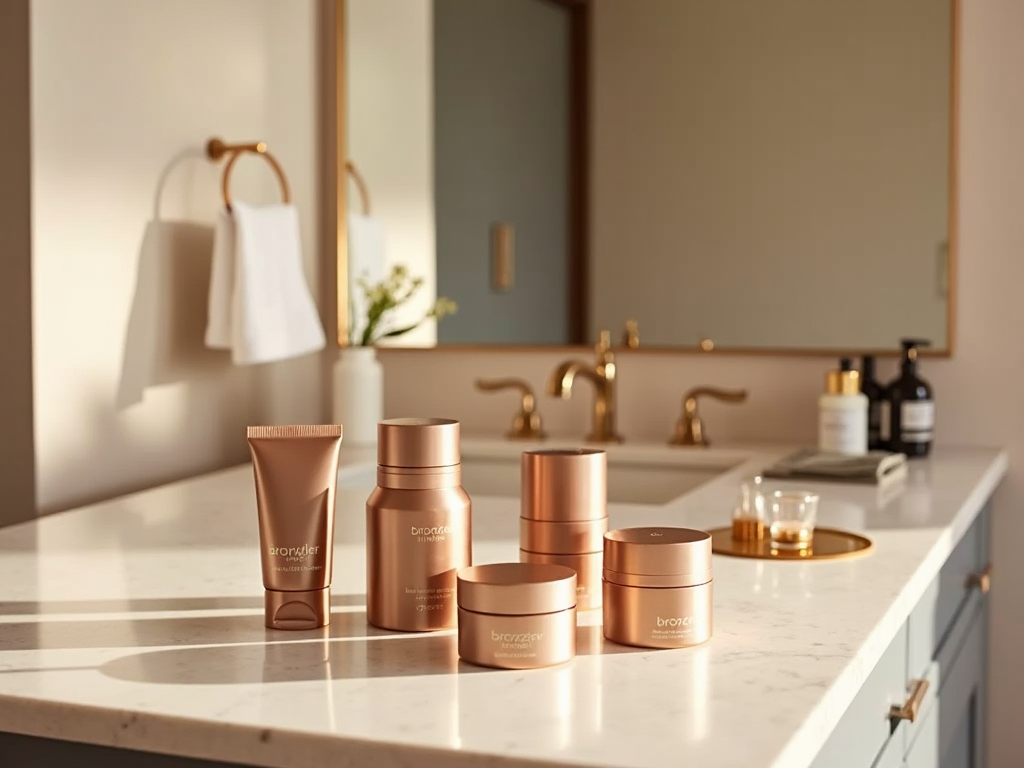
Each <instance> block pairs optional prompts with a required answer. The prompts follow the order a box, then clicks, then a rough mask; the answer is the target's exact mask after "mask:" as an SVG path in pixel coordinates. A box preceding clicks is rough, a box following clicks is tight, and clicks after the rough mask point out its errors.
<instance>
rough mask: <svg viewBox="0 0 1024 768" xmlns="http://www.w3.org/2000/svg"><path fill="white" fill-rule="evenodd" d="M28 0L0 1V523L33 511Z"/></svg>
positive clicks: (8, 521)
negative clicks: (0, 494) (0, 496)
mask: <svg viewBox="0 0 1024 768" xmlns="http://www.w3.org/2000/svg"><path fill="white" fill-rule="evenodd" d="M28 29H29V0H8V1H7V2H5V3H3V5H2V6H0V104H3V105H4V106H3V118H2V119H0V232H2V233H3V247H2V249H0V263H2V267H0V269H2V278H0V329H3V332H2V333H0V359H2V360H3V361H4V362H3V365H0V424H3V430H4V440H3V441H0V488H3V489H4V500H3V502H2V503H0V525H5V524H8V523H13V522H17V521H20V520H26V519H28V518H30V517H32V516H33V515H34V514H35V509H36V505H35V483H34V472H35V456H34V451H33V446H32V443H33V439H32V305H31V300H32V243H31V236H32V212H31V199H30V198H29V195H28V194H27V191H28V188H29V184H30V173H31V166H30V157H31V155H30V154H29V153H30V145H31V135H30V134H31V127H30V124H29V98H30V94H29V79H28V78H29V58H30V55H29V46H28Z"/></svg>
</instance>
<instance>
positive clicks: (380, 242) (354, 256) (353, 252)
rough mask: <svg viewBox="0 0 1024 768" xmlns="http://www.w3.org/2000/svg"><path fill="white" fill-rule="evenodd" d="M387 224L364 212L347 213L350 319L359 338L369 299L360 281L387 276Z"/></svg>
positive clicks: (370, 281) (364, 321) (374, 281)
mask: <svg viewBox="0 0 1024 768" xmlns="http://www.w3.org/2000/svg"><path fill="white" fill-rule="evenodd" d="M384 262H385V258H384V226H383V224H382V223H381V221H380V219H375V218H374V217H372V216H364V215H363V214H361V213H353V212H350V213H349V214H348V284H349V302H350V303H349V319H350V321H351V323H352V332H353V335H355V337H356V341H358V337H359V335H361V334H362V332H363V328H364V327H365V325H366V310H367V306H366V299H365V298H364V297H363V292H362V291H361V290H359V288H358V285H357V283H356V281H357V280H359V279H361V278H363V279H366V280H367V281H368V282H369V283H370V284H371V285H373V284H374V283H378V282H380V281H381V280H383V279H384Z"/></svg>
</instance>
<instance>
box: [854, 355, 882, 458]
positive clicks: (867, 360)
mask: <svg viewBox="0 0 1024 768" xmlns="http://www.w3.org/2000/svg"><path fill="white" fill-rule="evenodd" d="M860 391H861V392H862V393H863V394H864V396H865V397H867V399H868V450H869V451H884V450H885V449H886V448H888V447H889V446H888V439H887V438H888V434H887V432H888V430H886V434H885V435H884V436H883V430H882V411H883V408H882V405H883V403H884V402H885V398H886V391H885V387H883V386H882V385H881V384H879V383H878V380H877V379H876V378H875V358H874V356H872V355H865V356H864V359H863V360H862V361H861V372H860Z"/></svg>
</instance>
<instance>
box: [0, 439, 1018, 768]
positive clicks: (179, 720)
mask: <svg viewBox="0 0 1024 768" xmlns="http://www.w3.org/2000/svg"><path fill="white" fill-rule="evenodd" d="M780 452H781V451H780V449H775V450H771V449H757V450H751V451H748V452H746V453H744V454H743V456H742V457H741V459H744V458H745V460H742V461H741V463H740V464H739V465H738V466H736V467H735V468H733V469H730V470H728V471H725V472H724V473H723V474H721V475H720V476H718V477H717V478H716V479H714V480H711V481H710V482H708V483H707V484H705V485H702V486H700V487H698V488H697V489H695V490H693V491H691V492H690V493H688V494H686V495H685V496H683V497H682V498H680V499H677V500H675V501H674V502H672V503H670V504H667V505H664V506H660V507H654V506H650V507H645V506H638V505H635V504H631V505H612V506H611V507H610V515H611V524H612V527H622V526H627V525H648V524H662V525H664V524H669V525H686V526H690V527H711V526H714V525H721V524H726V523H727V522H728V515H729V512H730V510H731V507H732V504H733V502H734V499H735V494H736V489H737V483H738V482H739V480H740V479H741V478H742V477H744V476H746V475H748V474H751V473H753V472H755V471H757V470H759V469H760V468H761V467H763V466H765V465H766V464H767V463H769V462H770V461H771V460H772V459H773V458H774V457H775V456H777V455H779V453H780ZM641 453H642V451H641ZM650 453H651V455H654V453H653V452H650ZM349 460H350V461H351V462H352V463H351V464H350V466H347V467H345V468H344V469H343V476H345V477H347V478H349V482H346V483H342V488H341V490H340V491H339V498H338V518H337V530H336V538H335V576H334V583H333V587H332V594H333V597H332V605H333V611H332V623H331V625H330V627H329V628H328V629H327V630H326V631H324V632H300V633H284V632H274V631H270V630H266V629H264V627H263V624H262V594H263V592H262V585H261V582H260V566H259V556H258V552H257V549H256V543H257V530H256V519H255V499H254V494H253V488H252V475H251V469H250V467H249V466H247V465H246V466H242V467H238V468H236V469H232V470H227V471H224V472H219V473H215V474H212V475H207V476H204V477H200V478H196V479H193V480H189V481H184V482H179V483H175V484H172V485H168V486H165V487H162V488H157V489H154V490H151V491H147V492H143V493H139V494H135V495H132V496H128V497H124V498H120V499H116V500H113V501H110V502H106V503H102V504H97V505H93V506H90V507H86V508H82V509H79V510H75V511H72V512H68V513H63V514H60V515H55V516H52V517H48V518H44V519H41V520H39V521H36V522H33V523H30V524H24V525H20V526H16V527H12V528H8V529H5V530H3V531H0V730H5V731H10V732H16V733H25V734H30V735H38V736H50V737H56V738H65V739H72V740H78V741H84V742H89V743H95V744H103V745H113V746H122V747H131V748H137V749H148V750H153V751H159V752H166V753H171V754H177V755H184V756H192V757H204V758H211V759H220V760H229V761H237V762H241V763H248V764H253V765H259V766H272V767H277V766H280V767H282V768H284V767H285V766H288V767H289V768H306V767H307V766H308V767H309V768H313V766H316V768H320V766H322V765H324V764H331V765H340V766H359V765H364V764H368V763H370V762H372V764H373V765H375V766H381V767H382V768H387V767H398V766H418V767H421V768H422V767H427V768H429V767H430V766H441V765H444V766H457V765H474V766H480V765H483V766H487V765H497V764H499V763H500V764H501V765H503V766H509V765H517V764H519V765H523V766H526V765H527V764H529V765H530V766H546V765H547V766H553V765H572V766H594V767H596V766H617V767H621V768H661V766H669V765H677V764H679V762H680V756H681V755H685V756H686V763H687V764H688V765H699V766H707V767H709V768H715V767H716V766H723V767H724V766H736V765H743V766H751V767H752V768H760V767H763V768H799V766H803V765H807V764H809V763H810V761H811V760H812V759H813V757H814V756H815V754H816V753H817V751H818V750H819V749H820V747H821V746H822V744H823V743H824V741H825V739H826V738H827V736H828V734H829V733H830V732H831V730H832V729H833V728H834V727H835V725H836V723H837V722H838V720H839V718H840V717H841V716H842V714H843V712H844V710H845V708H846V706H847V705H848V704H849V702H850V701H851V700H852V698H853V696H854V695H855V694H856V692H857V690H858V689H859V687H860V685H862V683H863V681H864V680H865V678H866V677H867V674H868V673H869V672H870V670H871V669H872V667H873V666H874V664H875V663H876V662H877V660H878V658H879V657H880V656H881V654H882V652H883V651H884V650H885V648H886V647H887V645H888V643H889V642H890V641H891V640H892V638H893V636H894V635H895V633H896V632H897V631H898V629H899V627H900V625H901V624H902V622H903V621H904V620H905V619H906V617H907V615H908V614H909V612H910V610H911V609H912V608H913V606H914V605H915V604H916V602H917V601H918V599H920V597H921V595H922V594H923V593H924V590H925V589H926V587H927V586H928V584H929V583H930V582H931V580H932V579H933V578H934V576H935V574H936V573H937V572H938V569H939V567H940V566H941V564H942V563H943V561H944V560H945V558H946V557H947V556H948V554H949V553H950V551H951V550H952V548H953V546H954V545H955V544H956V542H957V541H958V540H959V538H960V537H961V536H962V535H963V533H964V531H965V530H966V529H967V527H968V526H969V524H970V523H971V521H972V520H973V518H974V517H975V516H976V515H977V513H978V511H979V509H980V507H981V505H982V504H983V503H984V502H985V500H986V499H987V498H988V497H989V496H990V495H991V494H992V492H993V490H994V489H995V487H996V486H997V484H998V482H999V481H1000V479H1001V477H1002V476H1003V474H1004V473H1005V471H1006V457H1005V455H1004V454H1003V453H1001V452H999V451H996V450H985V449H964V450H951V449H946V450H939V451H937V453H936V455H935V456H934V457H933V458H932V459H930V460H928V461H925V462H915V463H914V464H913V466H912V468H911V474H910V477H909V479H908V481H907V484H906V486H905V488H904V489H903V490H902V491H901V492H900V493H897V494H891V493H890V494H886V495H884V496H883V495H882V494H879V492H878V491H877V490H876V489H874V488H864V487H855V486H845V485H833V484H828V485H819V486H818V487H819V489H820V490H821V492H822V510H821V522H822V523H823V524H830V523H831V524H841V525H845V526H846V527H851V528H854V529H856V530H858V531H864V532H866V533H867V534H868V535H869V536H871V537H872V538H873V540H874V541H875V551H874V552H873V554H871V555H870V556H868V557H864V558H860V559H854V560H849V561H839V562H821V563H808V562H798V563H770V562H764V561H753V560H740V559H730V558H723V557H716V558H715V563H714V567H715V616H714V622H715V635H714V638H713V639H712V641H711V642H710V643H708V644H707V645H705V646H702V647H699V648H692V649H683V650H676V651H646V650H641V649H633V648H626V647H623V646H617V645H614V644H612V643H609V642H607V641H605V640H604V639H603V638H602V637H601V631H600V612H594V611H591V612H587V613H583V614H581V615H580V625H581V626H580V637H579V655H578V656H577V658H576V659H575V660H574V661H573V662H571V663H569V664H566V665H563V666H561V667H556V668H551V669H545V670H533V671H527V672H516V671H495V670H485V669H481V668H476V667H473V666H470V665H468V664H465V663H462V662H460V661H459V660H458V657H457V654H456V644H455V640H456V638H455V633H454V632H444V633H436V634H430V635H405V634H396V633H390V632H384V631H381V630H376V629H374V628H372V627H368V626H367V624H366V615H365V609H364V598H363V593H364V589H365V587H364V573H363V568H364V555H363V526H364V522H363V503H364V502H365V498H366V496H367V493H368V491H369V488H368V487H365V483H364V481H365V478H368V477H369V478H372V472H371V471H369V470H370V467H369V466H368V465H366V463H365V457H364V456H361V455H358V454H357V455H352V454H350V455H349ZM359 478H363V480H360V479H359ZM371 482H372V481H371ZM517 516H518V502H517V501H516V500H514V499H508V498H488V497H483V496H478V497H476V498H475V499H474V539H475V541H474V560H475V562H478V563H484V562H495V561H503V560H515V559H517V556H518V555H517V541H516V535H517V520H516V518H517ZM738 725H739V726H741V728H742V737H738V736H737V726H738ZM520 761H521V762H520Z"/></svg>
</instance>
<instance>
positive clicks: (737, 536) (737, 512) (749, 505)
mask: <svg viewBox="0 0 1024 768" xmlns="http://www.w3.org/2000/svg"><path fill="white" fill-rule="evenodd" d="M761 484H762V479H761V476H760V475H757V476H755V477H752V478H750V479H749V480H747V481H746V482H744V483H742V484H741V485H740V496H739V499H738V500H737V502H736V508H735V509H734V510H733V513H732V538H733V540H734V541H761V540H762V539H763V538H764V518H765V500H764V493H763V492H762V489H761Z"/></svg>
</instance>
